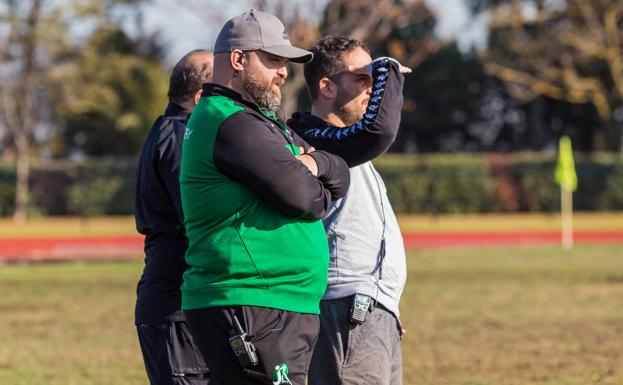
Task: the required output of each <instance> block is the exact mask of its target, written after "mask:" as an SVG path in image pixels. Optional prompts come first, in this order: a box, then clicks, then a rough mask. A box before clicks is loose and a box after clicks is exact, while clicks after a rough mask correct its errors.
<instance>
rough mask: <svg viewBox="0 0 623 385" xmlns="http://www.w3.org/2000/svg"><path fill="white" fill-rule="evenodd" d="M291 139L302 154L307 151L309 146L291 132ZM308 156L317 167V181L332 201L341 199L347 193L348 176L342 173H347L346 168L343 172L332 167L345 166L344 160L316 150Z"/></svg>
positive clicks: (340, 168) (339, 168) (338, 168)
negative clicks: (301, 148)
mask: <svg viewBox="0 0 623 385" xmlns="http://www.w3.org/2000/svg"><path fill="white" fill-rule="evenodd" d="M292 139H293V140H294V144H296V145H297V146H299V147H303V149H304V152H307V150H309V147H310V146H309V144H307V142H305V141H304V140H303V139H302V138H301V137H300V136H298V135H297V134H296V133H295V132H292ZM308 155H310V156H311V157H312V158H314V160H315V161H316V165H317V166H318V179H320V181H321V182H322V184H323V185H324V186H325V187H326V188H327V189H329V191H331V196H332V198H333V200H335V199H338V198H342V197H343V196H344V194H346V191H348V184H349V182H350V174H349V175H344V174H343V173H344V172H346V173H348V168H346V169H345V170H344V169H343V168H342V167H333V165H334V164H342V163H343V164H346V163H345V161H344V159H342V158H340V157H339V156H337V155H334V154H331V153H329V152H327V151H322V150H316V151H314V152H312V153H310V154H308Z"/></svg>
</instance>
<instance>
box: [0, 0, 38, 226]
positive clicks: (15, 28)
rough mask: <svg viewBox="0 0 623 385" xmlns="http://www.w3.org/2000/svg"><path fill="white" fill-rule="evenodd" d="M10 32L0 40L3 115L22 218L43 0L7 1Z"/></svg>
mask: <svg viewBox="0 0 623 385" xmlns="http://www.w3.org/2000/svg"><path fill="white" fill-rule="evenodd" d="M5 4H6V15H5V17H4V20H6V22H5V24H4V25H3V26H2V28H4V29H5V30H6V31H7V32H8V33H7V35H6V36H7V37H6V40H5V41H2V42H0V57H1V58H2V62H3V70H2V72H0V98H1V100H0V102H1V104H0V119H2V121H3V123H4V126H5V127H6V128H7V130H8V134H9V135H10V137H11V138H12V140H13V144H14V148H15V161H16V162H15V163H16V185H15V211H14V215H13V219H14V220H15V221H16V222H23V221H24V220H25V218H26V211H27V207H28V179H29V175H30V145H31V142H32V137H33V131H34V128H35V125H36V123H37V121H38V106H37V89H36V81H37V49H38V44H39V39H40V33H39V32H40V29H39V27H40V17H41V9H42V0H32V1H28V2H26V1H22V2H20V1H16V0H7V1H6V3H5Z"/></svg>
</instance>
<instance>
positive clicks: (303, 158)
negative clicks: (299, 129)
mask: <svg viewBox="0 0 623 385" xmlns="http://www.w3.org/2000/svg"><path fill="white" fill-rule="evenodd" d="M303 151H304V149H303V147H299V152H301V155H296V156H295V157H296V159H298V160H299V161H300V162H301V163H303V164H304V165H305V167H307V169H308V170H309V172H311V173H312V174H313V175H314V176H318V164H316V160H315V159H314V158H312V157H311V155H309V154H311V153H312V152H314V151H316V149H315V148H313V147H310V148H308V149H307V152H305V153H304V152H303Z"/></svg>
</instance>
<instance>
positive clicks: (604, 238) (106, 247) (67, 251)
mask: <svg viewBox="0 0 623 385" xmlns="http://www.w3.org/2000/svg"><path fill="white" fill-rule="evenodd" d="M403 236H404V241H405V246H406V247H407V248H411V249H412V248H444V247H466V246H467V247H495V246H517V245H547V244H550V245H554V244H559V243H560V233H559V232H553V231H552V232H543V231H539V232H488V233H473V232H444V233H409V234H404V235H403ZM574 240H575V242H576V243H595V244H603V243H621V244H623V231H576V232H575V235H574ZM142 256H143V238H142V237H141V236H138V235H132V236H115V237H74V238H24V239H0V262H29V261H67V260H81V261H82V260H111V259H115V260H116V259H138V258H142Z"/></svg>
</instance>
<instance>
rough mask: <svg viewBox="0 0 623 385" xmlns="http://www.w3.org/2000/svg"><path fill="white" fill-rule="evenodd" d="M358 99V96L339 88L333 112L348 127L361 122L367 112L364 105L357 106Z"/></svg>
mask: <svg viewBox="0 0 623 385" xmlns="http://www.w3.org/2000/svg"><path fill="white" fill-rule="evenodd" d="M356 98H357V95H354V94H352V93H350V92H348V91H346V90H345V89H343V88H339V89H338V91H337V96H336V97H335V101H334V102H333V111H335V114H336V115H337V116H338V117H339V118H340V119H341V120H342V122H344V123H345V124H346V125H347V126H350V125H352V124H355V123H357V122H358V121H360V120H361V119H362V118H363V114H364V113H365V112H366V108H365V107H364V106H363V105H360V104H359V103H357V104H355V102H356Z"/></svg>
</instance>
